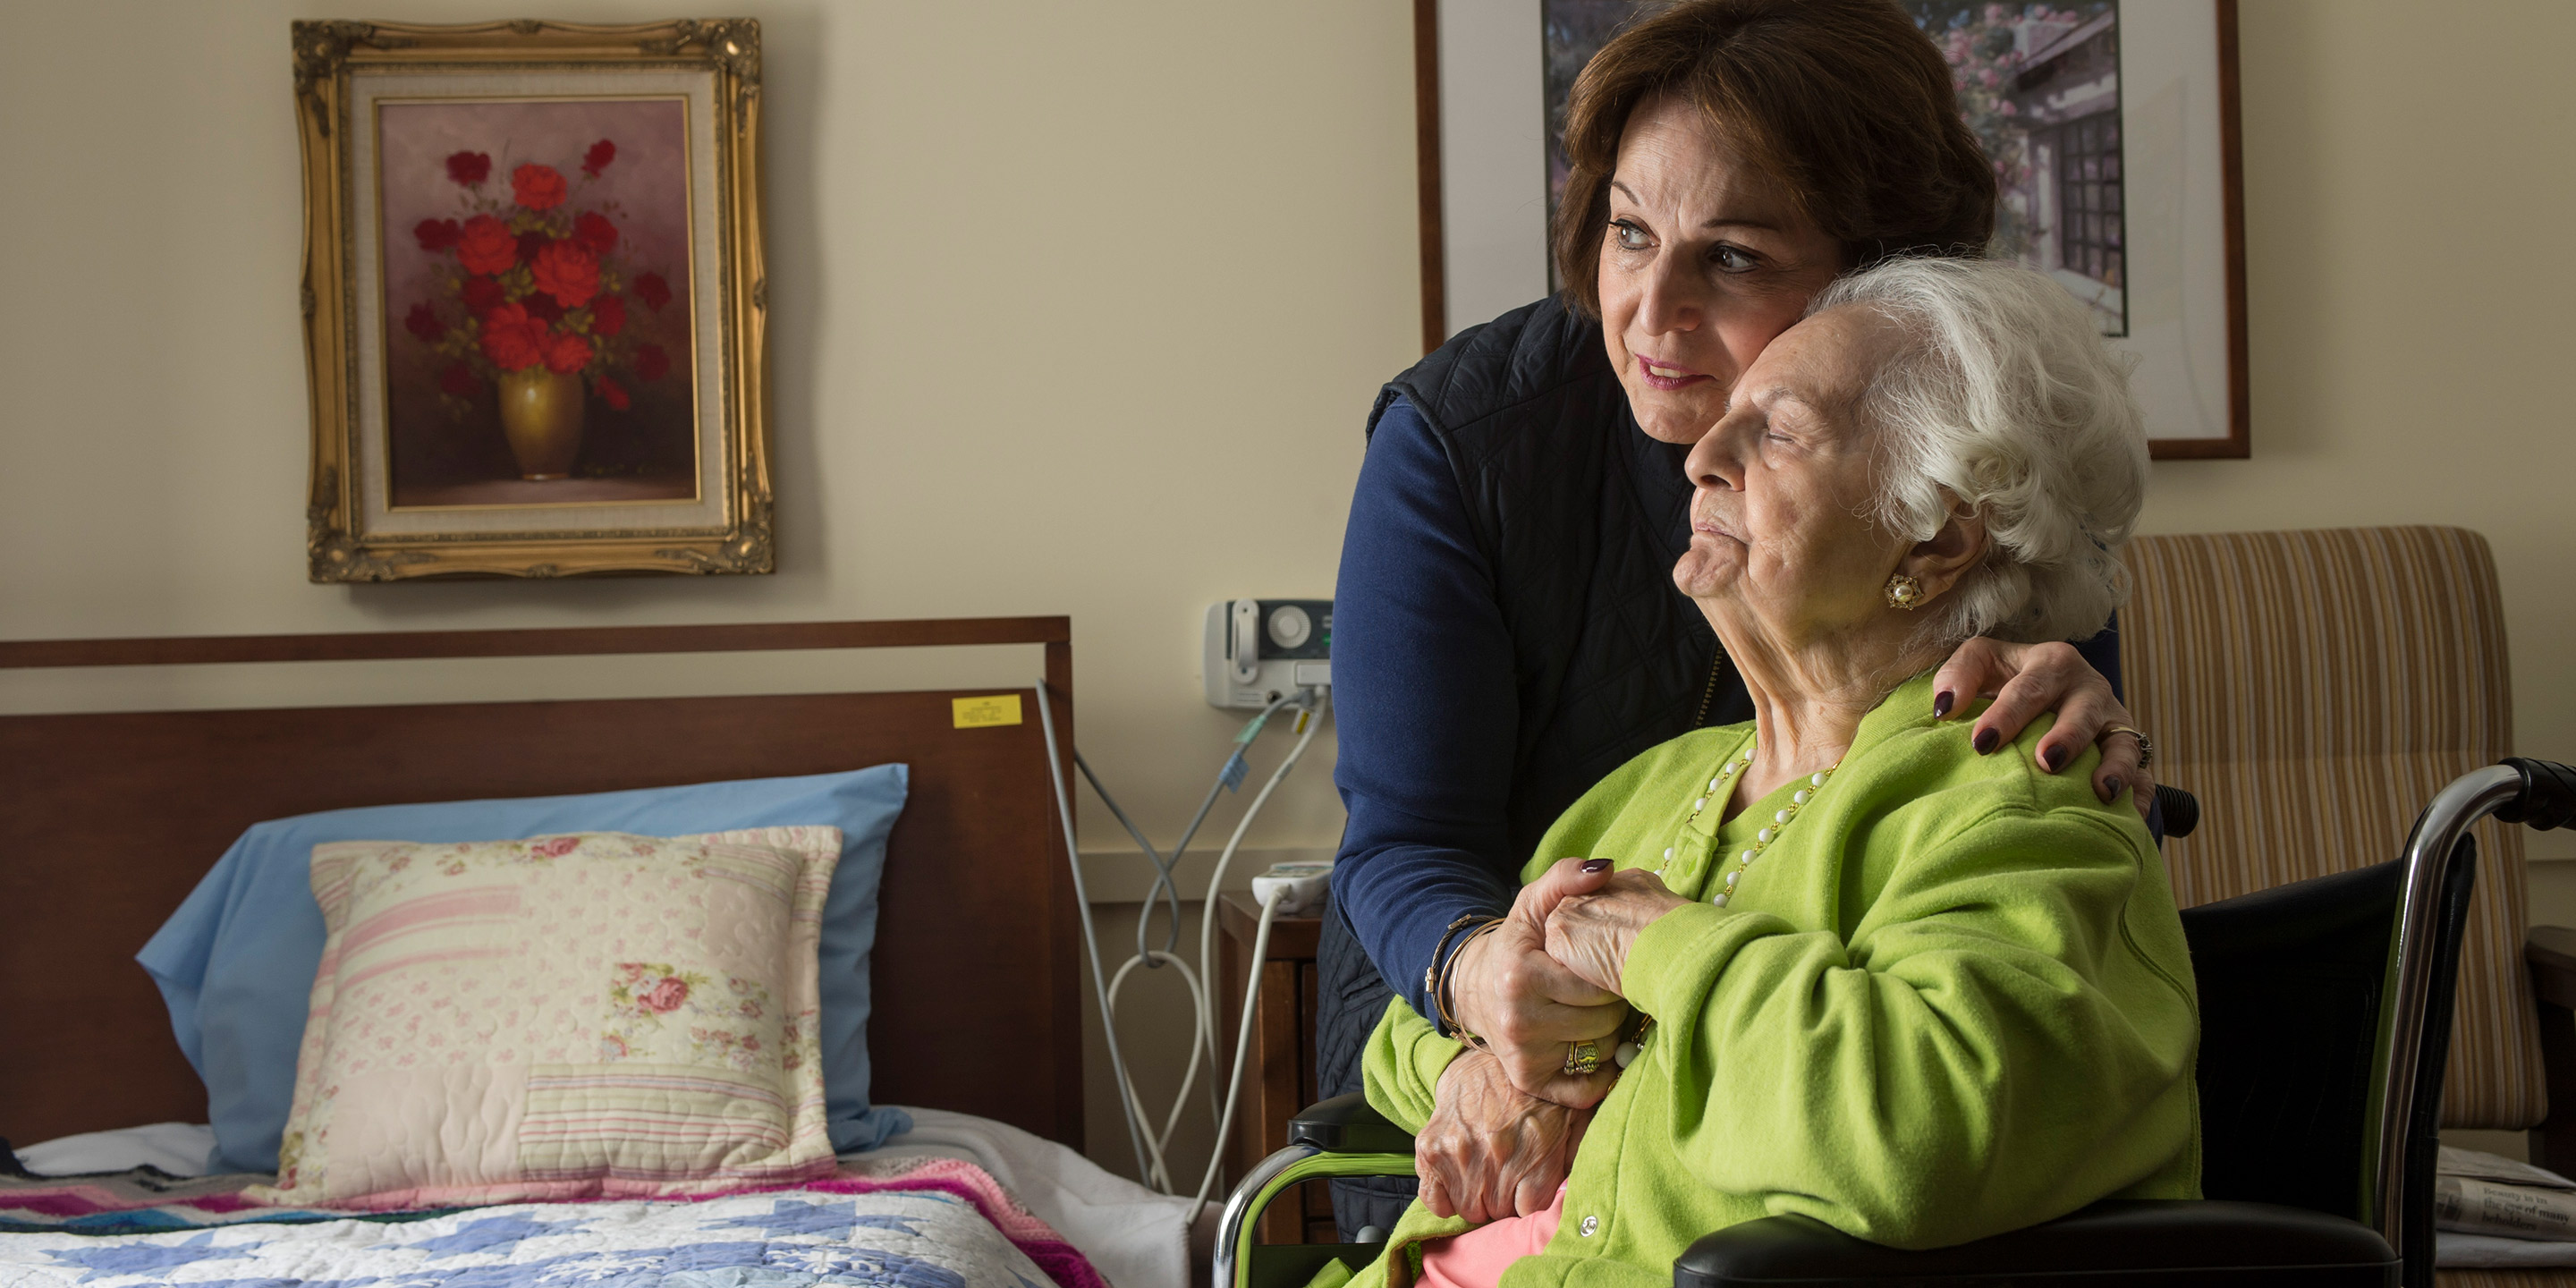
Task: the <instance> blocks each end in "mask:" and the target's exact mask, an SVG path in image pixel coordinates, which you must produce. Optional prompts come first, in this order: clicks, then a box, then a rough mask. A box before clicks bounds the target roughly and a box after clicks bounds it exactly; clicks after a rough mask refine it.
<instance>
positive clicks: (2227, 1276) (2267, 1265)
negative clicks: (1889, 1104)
mask: <svg viewBox="0 0 2576 1288" xmlns="http://www.w3.org/2000/svg"><path fill="white" fill-rule="evenodd" d="M2490 814H2492V815H2494V816H2496V817H2497V818H2498V819H2500V820H2502V821H2504V822H2507V823H2525V824H2528V825H2530V826H2531V827H2533V828H2536V829H2540V830H2544V831H2545V830H2548V829H2551V828H2556V827H2563V826H2568V825H2570V824H2576V769H2571V768H2570V767H2568V766H2566V765H2561V764H2555V763H2552V762H2548V761H2538V760H2527V759H2521V758H2515V759H2510V760H2506V761H2504V762H2503V763H2501V764H2498V765H2493V766H2489V767H2487V768H2485V769H2480V770H2477V771H2475V772H2473V773H2470V774H2467V775H2465V776H2463V777H2461V778H2459V779H2457V780H2456V781H2454V782H2452V783H2451V784H2450V786H2448V787H2446V788H2444V789H2443V790H2442V791H2441V792H2440V793H2439V794H2438V795H2436V796H2435V797H2434V799H2433V802H2432V803H2431V804H2430V805H2429V806H2427V807H2426V808H2425V810H2424V812H2423V813H2422V814H2421V815H2419V816H2418V817H2417V819H2416V821H2415V826H2414V830H2413V832H2412V834H2411V835H2410V836H2409V837H2408V838H2407V841H2406V846H2405V849H2404V852H2403V854H2402V856H2401V857H2399V858H2397V859H2395V860H2392V861H2390V862H2386V863H2382V864H2378V865H2375V866H2372V867H2367V868H2361V869H2357V870H2355V871H2350V872H2342V873H2337V874H2334V875H2331V876H2324V877H2318V878H2314V879H2312V880H2307V881H2300V882H2295V883H2293V884H2290V885H2285V886H2278V887H2275V888H2273V889H2269V890H2263V891H2258V892H2256V893H2254V894H2249V895H2245V896H2243V897H2240V898H2235V899H2228V900H2223V901H2221V902H2217V903H2210V904H2203V905H2201V906H2199V907H2196V908H2188V909H2185V910H2183V913H2182V923H2183V932H2184V936H2185V938H2186V939H2187V940H2188V941H2189V943H2190V947H2191V955H2192V969H2193V972H2194V974H2195V975H2196V976H2197V977H2198V978H2199V980H2200V982H2201V990H2200V992H2201V997H2200V1006H2201V1047H2200V1056H2199V1063H2198V1067H2197V1070H2196V1078H2197V1081H2198V1082H2199V1087H2200V1104H2201V1122H2202V1128H2201V1140H2202V1182H2201V1186H2202V1192H2203V1193H2204V1194H2205V1195H2206V1196H2207V1197H2206V1198H2203V1199H2197V1200H2189V1201H2183V1200H2169V1201H2136V1200H2132V1201H2121V1200H2105V1201H2102V1202H2098V1203H2095V1204H2093V1205H2092V1206H2090V1207H2087V1208H2084V1209H2082V1210H2080V1211H2077V1212H2074V1213H2071V1214H2069V1215H2067V1216H2063V1217H2059V1218H2057V1219H2056V1220H2053V1221H2046V1222H2042V1223H2041V1224H2038V1225H2035V1226H2031V1227H2028V1228H2026V1229H2022V1230H2016V1231H2012V1232H2010V1233H2006V1234H2000V1235H1996V1236H1993V1237H1991V1238H1986V1239H1980V1240H1977V1241H1975V1242H1972V1243H1965V1244H1960V1245H1957V1246H1954V1247H1948V1248H1936V1249H1931V1250H1925V1251H1904V1250H1899V1249H1894V1248H1886V1247H1881V1246H1879V1245H1876V1244H1871V1243H1867V1242H1864V1241H1862V1240H1860V1239H1856V1238H1854V1237H1852V1236H1850V1235H1847V1234H1844V1233H1842V1232H1841V1231H1839V1230H1836V1229H1834V1228H1832V1227H1831V1226H1828V1225H1825V1224H1824V1223H1822V1222H1820V1221H1816V1220H1813V1219H1811V1218H1808V1217H1803V1216H1773V1217H1765V1218H1762V1219H1759V1220H1754V1221H1747V1222H1744V1223H1742V1224H1739V1225H1734V1226H1729V1227H1727V1228H1725V1229H1722V1230H1718V1231H1716V1232H1714V1233H1712V1234H1709V1235H1707V1236H1705V1237H1703V1238H1701V1239H1700V1240H1699V1241H1698V1242H1697V1243H1694V1244H1693V1245H1691V1247H1690V1248H1689V1250H1688V1251H1686V1252H1684V1253H1683V1254H1682V1255H1681V1257H1680V1258H1679V1259H1678V1260H1676V1261H1675V1262H1674V1263H1673V1283H1674V1285H1675V1288H1721V1286H1724V1288H1753V1286H1755V1285H1766V1286H1768V1285H1781V1286H1785V1285H1793V1284H1794V1285H1798V1286H1799V1288H1861V1286H1862V1285H1867V1286H1869V1288H1892V1286H1894V1285H1906V1286H1908V1288H1914V1286H1920V1288H1934V1286H1939V1288H1968V1286H1969V1285H1995V1286H1998V1288H2001V1286H2007V1285H2008V1286H2010V1288H2042V1286H2050V1288H2054V1286H2060V1285H2063V1286H2065V1288H2145V1286H2147V1285H2165V1284H2173V1285H2186V1284H2187V1285H2194V1286H2196V1288H2209V1286H2219V1285H2224V1286H2228V1288H2234V1286H2236V1285H2244V1286H2246V1288H2253V1286H2255V1285H2263V1286H2265V1288H2345V1286H2346V1285H2350V1286H2351V1288H2365V1286H2367V1288H2396V1286H2397V1285H2399V1284H2401V1283H2402V1284H2405V1285H2408V1286H2409V1288H2432V1284H2433V1199H2434V1194H2433V1188H2434V1175H2433V1168H2434V1162H2435V1151H2436V1149H2437V1148H2438V1147H2439V1145H2440V1137H2439V1128H2440V1125H2441V1105H2442V1070H2443V1065H2444V1063H2445V1060H2446V1059H2447V1057H2448V1055H2449V1053H2450V1042H2451V1006H2452V996H2453V986H2454V982H2455V980H2456V978H2457V974H2458V967H2459V956H2460V945H2461V940H2462V937H2463V935H2464V933H2465V927H2466V922H2467V917H2468V908H2469V893H2470V890H2471V888H2472V886H2473V884H2474V882H2475V880H2476V867H2477V853H2476V842H2475V840H2474V839H2473V838H2472V837H2470V836H2469V834H2468V832H2469V827H2470V825H2471V824H2473V823H2476V822H2477V821H2478V820H2480V819H2482V818H2485V817H2487V816H2488V815H2490ZM1289 1141H1290V1143H1289V1145H1288V1147H1287V1148H1285V1149H1282V1150H1280V1151H1279V1152H1277V1153H1275V1154H1272V1155H1271V1156H1270V1157H1268V1158H1267V1159H1264V1160H1263V1161H1262V1162H1261V1163H1260V1164H1259V1165H1258V1166H1256V1167H1255V1168H1254V1169H1253V1170H1252V1172H1251V1174H1250V1175H1248V1176H1246V1177H1245V1178H1244V1180H1243V1182H1242V1184H1241V1185H1239V1186H1237V1187H1236V1188H1235V1190H1234V1192H1233V1195H1232V1196H1231V1197H1230V1198H1229V1199H1228V1201H1227V1203H1226V1206H1225V1211H1224V1215H1223V1217H1222V1220H1221V1221H1220V1223H1219V1226H1218V1232H1217V1247H1216V1256H1215V1275H1214V1282H1215V1284H1216V1288H1295V1286H1296V1285H1300V1284H1303V1283H1305V1282H1306V1281H1307V1279H1308V1278H1310V1277H1311V1276H1312V1275H1313V1274H1314V1273H1315V1272H1316V1271H1317V1270H1318V1269H1320V1268H1322V1267H1323V1265H1324V1264H1325V1263H1326V1262H1327V1261H1330V1260H1334V1259H1340V1260H1343V1261H1345V1262H1347V1263H1348V1264H1350V1265H1351V1266H1353V1267H1354V1268H1356V1267H1358V1266H1361V1265H1364V1264H1366V1263H1367V1262H1369V1261H1371V1260H1374V1259H1375V1258H1376V1256H1377V1254H1378V1253H1379V1252H1380V1251H1381V1250H1382V1245H1376V1244H1269V1245H1256V1244H1254V1243H1253V1242H1252V1234H1253V1229H1254V1223H1255V1222H1256V1220H1257V1219H1258V1218H1259V1216H1260V1214H1261V1212H1262V1209H1263V1208H1264V1207H1265V1206H1266V1205H1267V1204H1268V1203H1269V1202H1270V1201H1271V1200H1272V1199H1273V1198H1274V1197H1276V1196H1278V1195H1279V1194H1281V1193H1284V1192H1287V1191H1289V1190H1290V1189H1291V1188H1292V1187H1294V1186H1296V1185H1298V1184H1299V1183H1301V1182H1304V1181H1309V1180H1313V1179H1316V1178H1320V1177H1337V1176H1366V1175H1378V1176H1387V1175H1411V1174H1412V1172H1413V1140H1412V1138H1411V1137H1410V1136H1409V1135H1407V1134H1406V1133H1405V1132H1404V1131H1403V1130H1402V1129H1400V1128H1398V1127H1396V1126H1395V1125H1393V1124H1392V1123H1389V1122H1388V1121H1387V1120H1386V1119H1385V1118H1383V1117H1381V1116H1380V1115H1378V1114H1377V1112H1376V1111H1374V1110H1372V1109H1370V1108H1369V1107H1368V1105H1367V1103H1366V1102H1365V1101H1364V1100H1363V1099H1362V1098H1361V1097H1359V1096H1356V1095H1351V1096H1341V1097H1336V1098H1334V1099H1332V1100H1327V1101H1325V1102H1323V1103H1321V1104H1318V1105H1315V1106H1313V1107H1311V1108H1309V1109H1307V1110H1306V1111H1305V1112H1303V1113H1301V1114H1299V1115H1298V1116H1297V1117H1296V1119H1295V1120H1294V1121H1293V1122H1292V1123H1291V1125H1290V1128H1289Z"/></svg>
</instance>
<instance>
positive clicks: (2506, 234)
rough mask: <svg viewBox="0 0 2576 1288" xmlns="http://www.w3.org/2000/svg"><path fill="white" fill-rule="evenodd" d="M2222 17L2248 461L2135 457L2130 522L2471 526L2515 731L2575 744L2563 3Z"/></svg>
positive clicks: (2530, 746)
mask: <svg viewBox="0 0 2576 1288" xmlns="http://www.w3.org/2000/svg"><path fill="white" fill-rule="evenodd" d="M2240 32H2241V36H2242V42H2243V53H2242V59H2241V62H2242V67H2243V72H2244V115H2245V228H2246V256H2245V258H2246V265H2247V269H2246V275H2247V279H2248V282H2247V307H2248V311H2249V312H2250V313H2251V314H2252V326H2251V335H2250V340H2251V346H2252V349H2253V394H2254V419H2253V423H2254V459H2253V460H2250V461H2174V462H2167V463H2164V464H2160V465H2158V466H2157V467H2156V480H2155V491H2154V494H2153V495H2152V497H2151V498H2150V499H2149V502H2148V506H2147V513H2146V518H2145V524H2144V527H2145V530H2146V531H2149V532H2195V531H2203V532H2205V531H2221V530H2229V529H2237V528H2293V527H2332V526H2343V525H2352V524H2375V523H2444V524H2457V525H2460V526H2463V527H2470V528H2475V529H2477V530H2479V531H2481V532H2484V533H2485V534H2486V535H2487V538H2488V540H2490V541H2491V542H2493V543H2494V546H2495V554H2496V563H2497V567H2498V571H2499V574H2500V576H2501V579H2502V583H2503V588H2504V596H2505V617H2506V623H2507V629H2508V630H2509V632H2510V633H2511V639H2512V649H2513V684H2514V698H2515V701H2514V728H2515V738H2516V741H2517V742H2518V744H2519V746H2520V749H2521V750H2523V751H2525V752H2527V753H2529V754H2533V755H2544V756H2552V757H2555V758H2558V759H2562V760H2564V759H2576V593H2571V592H2576V576H2571V575H2570V573H2569V571H2568V570H2569V567H2570V563H2569V555H2570V554H2571V552H2576V432H2571V431H2576V415H2571V413H2570V411H2569V405H2568V403H2567V401H2566V399H2565V397H2564V395H2563V392H2562V390H2563V373H2564V372H2565V371H2566V369H2567V366H2568V354H2569V353H2570V351H2571V350H2576V313H2571V311H2570V309H2569V307H2568V302H2569V300H2570V298H2571V296H2576V256H2571V255H2570V254H2569V252H2568V250H2567V248H2566V247H2565V245H2564V244H2563V239H2562V237H2561V235H2560V233H2559V231H2558V230H2559V227H2560V226H2561V225H2562V224H2563V223H2564V222H2565V219H2566V217H2567V216H2568V214H2569V213H2570V212H2571V210H2576V166H2572V165H2570V164H2569V161H2568V150H2567V145H2566V141H2565V140H2566V135H2567V132H2568V130H2569V128H2570V127H2571V126H2576V78H2570V77H2569V76H2568V75H2567V73H2566V68H2565V66H2564V65H2563V58H2564V55H2565V52H2566V51H2567V50H2568V49H2569V48H2571V47H2576V6H2570V5H2566V4H2562V3H2559V2H2558V0H2519V2H2515V3H2505V2H2502V0H2486V2H2483V3H2462V4H2428V3H2414V4H2409V3H2400V2H2398V0H2368V2H2363V0H2304V2H2301V3H2288V2H2286V0H2245V3H2244V4H2243V6H2242V18H2241V21H2240ZM2531 853H2532V854H2533V856H2534V857H2550V858H2576V837H2570V835H2569V834H2568V833H2564V832H2560V833H2553V834H2548V835H2534V836H2533V837H2531ZM2564 915H2566V916H2570V917H2576V905H2571V906H2570V907H2569V909H2568V911H2567V913H2566V914H2564Z"/></svg>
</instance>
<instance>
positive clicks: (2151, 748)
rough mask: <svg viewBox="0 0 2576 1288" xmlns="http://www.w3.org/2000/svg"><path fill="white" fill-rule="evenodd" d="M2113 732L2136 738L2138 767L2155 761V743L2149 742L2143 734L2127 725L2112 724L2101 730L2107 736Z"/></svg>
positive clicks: (2144, 766) (2141, 767) (2143, 766)
mask: <svg viewBox="0 0 2576 1288" xmlns="http://www.w3.org/2000/svg"><path fill="white" fill-rule="evenodd" d="M2115 733H2125V734H2127V735H2129V736H2130V737H2132V738H2135V739H2137V740H2138V768H2140V769H2144V768H2146V767H2147V766H2149V765H2152V764H2154V763H2156V745H2155V744H2154V743H2152V742H2149V741H2148V740H2147V736H2146V735H2145V734H2143V733H2140V732H2138V731H2137V730H2136V729H2133V728H2131V727H2129V726H2128V725H2112V726H2110V727H2108V728H2106V729H2104V730H2103V731H2102V736H2103V737H2105V738H2108V737H2110V736H2111V735H2112V734H2115Z"/></svg>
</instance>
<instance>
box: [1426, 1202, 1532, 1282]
mask: <svg viewBox="0 0 2576 1288" xmlns="http://www.w3.org/2000/svg"><path fill="white" fill-rule="evenodd" d="M1564 1219H1565V1187H1564V1186H1563V1185H1559V1186H1557V1187H1556V1198H1555V1200H1554V1201H1552V1202H1550V1203H1549V1204H1548V1205H1547V1206H1546V1207H1544V1208H1541V1209H1539V1210H1538V1211H1536V1212H1532V1213H1530V1214H1529V1215H1528V1216H1507V1217H1504V1218H1503V1219H1502V1220H1500V1221H1496V1222H1493V1223H1492V1224H1490V1225H1480V1226H1478V1227H1476V1228H1475V1229H1473V1230H1469V1231H1468V1232H1466V1233H1465V1234H1458V1235H1451V1236H1450V1237H1448V1238H1446V1239H1429V1240H1425V1241H1424V1242H1423V1245H1422V1279H1421V1281H1420V1283H1421V1285H1422V1288H1494V1285H1495V1284H1497V1283H1500V1282H1501V1281H1502V1278H1503V1271H1504V1270H1506V1269H1508V1268H1509V1267H1510V1266H1511V1264H1512V1263H1513V1262H1515V1261H1518V1260H1520V1259H1521V1258H1523V1257H1534V1256H1537V1255H1538V1254H1539V1252H1540V1251H1541V1250H1543V1249H1545V1248H1546V1247H1547V1241H1548V1240H1550V1239H1553V1238H1555V1237H1556V1226H1557V1223H1558V1222H1560V1221H1562V1220H1564Z"/></svg>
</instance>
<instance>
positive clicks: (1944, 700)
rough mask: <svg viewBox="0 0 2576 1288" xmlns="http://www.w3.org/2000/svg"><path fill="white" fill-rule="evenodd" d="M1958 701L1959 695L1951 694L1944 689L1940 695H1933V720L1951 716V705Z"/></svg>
mask: <svg viewBox="0 0 2576 1288" xmlns="http://www.w3.org/2000/svg"><path fill="white" fill-rule="evenodd" d="M1958 700H1959V695H1957V694H1955V693H1952V692H1950V691H1949V690H1948V689H1943V690H1941V691H1940V692H1939V693H1935V694H1933V695H1932V718H1933V719H1935V720H1939V719H1941V718H1942V717H1944V716H1947V715H1949V714H1950V704H1952V703H1954V702H1957V701H1958Z"/></svg>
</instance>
